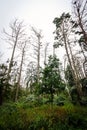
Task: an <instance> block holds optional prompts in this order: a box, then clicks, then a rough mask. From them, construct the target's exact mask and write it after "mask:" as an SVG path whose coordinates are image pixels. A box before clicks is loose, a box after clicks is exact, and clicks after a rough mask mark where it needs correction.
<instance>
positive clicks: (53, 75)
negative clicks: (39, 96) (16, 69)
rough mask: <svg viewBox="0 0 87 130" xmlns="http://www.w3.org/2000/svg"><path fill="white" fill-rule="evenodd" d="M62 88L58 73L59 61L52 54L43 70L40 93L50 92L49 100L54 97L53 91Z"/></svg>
mask: <svg viewBox="0 0 87 130" xmlns="http://www.w3.org/2000/svg"><path fill="white" fill-rule="evenodd" d="M62 89H64V85H63V82H62V78H61V75H60V62H59V59H58V58H57V57H56V56H54V57H52V56H50V57H49V60H48V64H47V65H46V66H45V68H44V70H43V76H42V86H41V87H40V90H41V92H42V93H46V94H50V99H51V102H53V99H54V93H57V92H58V91H61V90H62Z"/></svg>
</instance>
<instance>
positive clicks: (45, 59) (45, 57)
mask: <svg viewBox="0 0 87 130" xmlns="http://www.w3.org/2000/svg"><path fill="white" fill-rule="evenodd" d="M48 45H49V43H46V46H45V50H44V52H45V56H44V65H46V63H47V47H48Z"/></svg>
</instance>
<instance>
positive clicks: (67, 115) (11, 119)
mask: <svg viewBox="0 0 87 130" xmlns="http://www.w3.org/2000/svg"><path fill="white" fill-rule="evenodd" d="M86 109H87V108H84V107H78V106H70V105H68V106H63V107H59V106H55V105H54V106H51V105H43V106H40V107H33V108H30V107H29V106H27V107H26V108H25V107H24V105H23V104H21V103H20V102H18V103H9V104H4V105H3V106H2V107H0V129H1V130H83V129H84V130H86V129H87V110H86Z"/></svg>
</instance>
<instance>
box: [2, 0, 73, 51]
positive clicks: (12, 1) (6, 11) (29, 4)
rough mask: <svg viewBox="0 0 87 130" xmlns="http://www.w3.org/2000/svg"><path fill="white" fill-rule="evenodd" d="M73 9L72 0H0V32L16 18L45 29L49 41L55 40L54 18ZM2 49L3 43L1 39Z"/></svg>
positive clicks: (45, 35)
mask: <svg viewBox="0 0 87 130" xmlns="http://www.w3.org/2000/svg"><path fill="white" fill-rule="evenodd" d="M70 11H71V0H0V34H1V33H2V29H3V27H4V28H7V26H9V23H10V22H11V21H12V20H13V19H14V18H19V19H21V20H24V21H25V23H26V24H29V25H32V26H34V27H36V28H38V29H42V30H43V35H44V38H45V40H46V41H47V42H53V35H52V33H53V31H54V29H55V26H54V25H53V23H52V22H53V20H54V18H55V17H59V16H60V15H61V14H62V13H63V12H70ZM0 49H1V50H3V45H2V43H1V40H0Z"/></svg>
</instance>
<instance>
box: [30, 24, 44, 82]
mask: <svg viewBox="0 0 87 130" xmlns="http://www.w3.org/2000/svg"><path fill="white" fill-rule="evenodd" d="M31 29H32V31H33V33H34V35H33V36H34V37H33V40H35V42H34V43H32V45H33V47H34V52H35V55H36V59H37V81H39V78H40V57H41V48H42V42H41V39H42V34H41V32H42V31H41V30H39V31H37V30H36V29H35V28H34V27H32V28H31Z"/></svg>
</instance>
